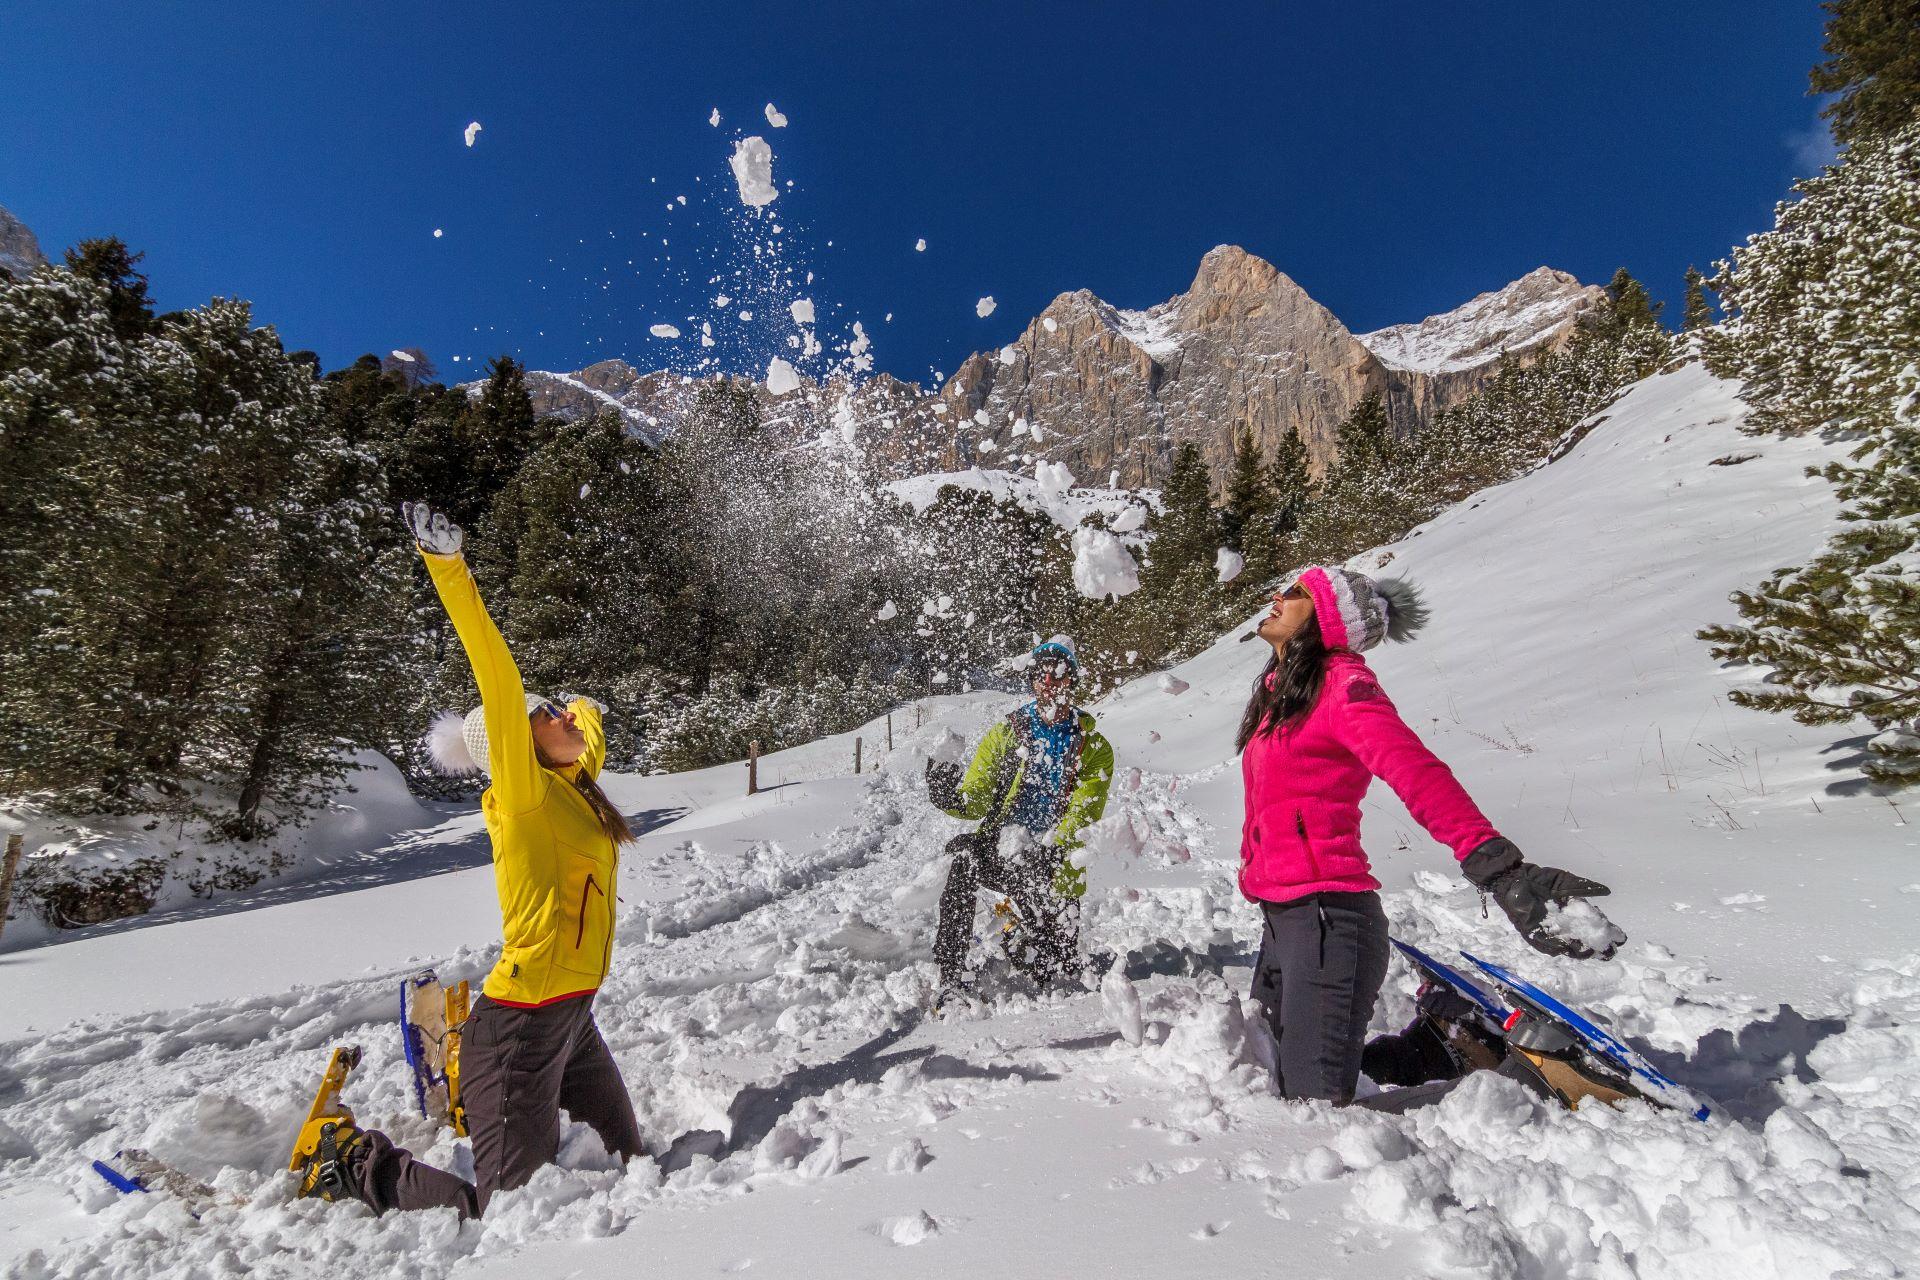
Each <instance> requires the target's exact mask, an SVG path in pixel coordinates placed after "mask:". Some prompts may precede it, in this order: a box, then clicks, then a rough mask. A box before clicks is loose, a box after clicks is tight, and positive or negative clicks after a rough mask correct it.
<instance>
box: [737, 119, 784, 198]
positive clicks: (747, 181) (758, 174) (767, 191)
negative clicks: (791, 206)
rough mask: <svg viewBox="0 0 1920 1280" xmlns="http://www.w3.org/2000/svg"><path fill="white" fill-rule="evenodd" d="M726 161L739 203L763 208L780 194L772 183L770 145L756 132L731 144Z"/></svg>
mask: <svg viewBox="0 0 1920 1280" xmlns="http://www.w3.org/2000/svg"><path fill="white" fill-rule="evenodd" d="M727 164H728V165H729V166H730V167H731V168H732V169H733V181H734V185H735V186H737V187H739V188H740V203H742V204H744V205H746V206H747V207H748V208H751V209H762V208H765V207H766V206H767V205H770V204H772V203H773V202H774V201H775V200H778V199H779V198H780V192H779V191H778V190H777V189H776V188H775V187H774V185H773V148H772V147H770V146H768V145H767V140H766V139H765V138H762V137H760V136H759V135H757V134H756V135H755V136H753V137H751V138H742V139H740V141H738V142H736V143H734V144H733V155H732V156H731V157H730V158H729V159H728V161H727Z"/></svg>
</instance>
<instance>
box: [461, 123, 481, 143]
mask: <svg viewBox="0 0 1920 1280" xmlns="http://www.w3.org/2000/svg"><path fill="white" fill-rule="evenodd" d="M461 136H462V137H464V138H465V139H466V140H467V145H468V146H472V145H473V140H474V139H475V138H477V137H479V136H480V122H479V121H478V120H475V121H474V122H473V123H471V124H469V125H468V126H467V128H466V132H465V133H464V134H462V135H461Z"/></svg>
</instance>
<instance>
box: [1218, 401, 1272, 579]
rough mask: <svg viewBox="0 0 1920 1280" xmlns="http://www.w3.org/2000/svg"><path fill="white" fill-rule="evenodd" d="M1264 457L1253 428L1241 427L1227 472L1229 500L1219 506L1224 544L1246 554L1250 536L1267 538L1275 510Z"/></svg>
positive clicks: (1256, 538) (1234, 443) (1259, 539)
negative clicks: (1255, 439) (1255, 441)
mask: <svg viewBox="0 0 1920 1280" xmlns="http://www.w3.org/2000/svg"><path fill="white" fill-rule="evenodd" d="M1268 479H1269V478H1268V474H1267V468H1266V466H1265V460H1264V459H1263V458H1261V456H1260V449H1259V446H1257V445H1255V444H1254V442H1253V428H1251V427H1242V428H1241V429H1240V431H1239V432H1238V433H1237V434H1236V435H1235V436H1234V439H1233V462H1232V464H1231V466H1230V468H1229V470H1228V472H1227V494H1226V502H1225V503H1224V504H1222V506H1221V508H1220V537H1221V541H1222V543H1223V545H1225V546H1227V547H1229V548H1231V549H1232V550H1234V551H1238V552H1241V553H1242V554H1245V553H1246V551H1247V547H1248V542H1249V539H1251V540H1252V541H1253V542H1255V543H1258V542H1260V541H1262V540H1264V539H1265V537H1266V530H1267V528H1268V527H1269V526H1270V525H1271V523H1272V520H1273V511H1274V494H1273V491H1272V489H1271V488H1269V486H1268Z"/></svg>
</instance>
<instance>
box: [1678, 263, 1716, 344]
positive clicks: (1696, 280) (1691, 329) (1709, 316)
mask: <svg viewBox="0 0 1920 1280" xmlns="http://www.w3.org/2000/svg"><path fill="white" fill-rule="evenodd" d="M1712 323H1713V304H1712V303H1710V302H1708V301H1707V278H1706V277H1705V276H1704V275H1702V274H1700V268H1698V267H1694V266H1689V267H1688V268H1687V293H1686V302H1685V304H1684V307H1683V309H1682V311H1681V313H1680V331H1681V332H1682V333H1698V332H1699V331H1700V330H1702V329H1705V328H1707V327H1708V326H1709V325H1711V324H1712Z"/></svg>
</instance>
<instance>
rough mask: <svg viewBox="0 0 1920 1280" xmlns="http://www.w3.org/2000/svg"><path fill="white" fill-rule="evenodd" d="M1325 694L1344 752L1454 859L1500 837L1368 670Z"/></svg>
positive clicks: (1333, 686)
mask: <svg viewBox="0 0 1920 1280" xmlns="http://www.w3.org/2000/svg"><path fill="white" fill-rule="evenodd" d="M1324 696H1326V697H1329V698H1332V699H1335V702H1334V707H1333V711H1334V724H1335V726H1336V728H1337V730H1338V732H1339V734H1340V741H1341V742H1342V743H1343V744H1344V745H1345V746H1346V748H1347V750H1349V751H1351V752H1353V754H1354V755H1356V756H1358V757H1359V758H1360V763H1361V764H1364V765H1365V766H1367V771H1368V772H1370V773H1371V774H1373V776H1374V777H1376V778H1379V779H1380V780H1381V781H1382V782H1384V783H1386V784H1387V785H1388V786H1389V787H1392V788H1393V793H1394V794H1395V795H1397V796H1399V797H1400V801H1401V803H1403V804H1405V805H1406V806H1407V812H1408V813H1411V814H1412V815H1413V818H1414V821H1416V822H1418V823H1419V824H1420V825H1421V826H1423V827H1425V828H1426V829H1427V833H1428V834H1429V835H1431V836H1432V837H1433V838H1434V839H1435V840H1438V841H1439V842H1440V843H1441V844H1444V845H1446V846H1447V847H1448V848H1449V849H1451V850H1453V856H1454V857H1455V858H1456V859H1460V860H1465V858H1466V856H1467V855H1468V854H1470V853H1472V852H1473V851H1474V850H1475V849H1478V848H1479V847H1480V846H1481V845H1483V844H1485V843H1486V842H1487V841H1489V840H1494V839H1498V838H1499V835H1500V833H1499V832H1498V831H1496V830H1494V828H1493V824H1492V823H1491V822H1488V821H1487V817H1486V815H1485V814H1483V813H1481V812H1480V806H1479V805H1476V804H1475V803H1474V802H1473V798H1472V797H1471V796H1469V795H1468V794H1467V790H1466V788H1465V787H1463V786H1461V785H1460V782H1459V779H1457V778H1455V777H1454V776H1453V770H1451V769H1449V768H1447V766H1446V765H1445V764H1444V763H1443V762H1442V761H1441V759H1440V757H1438V756H1436V755H1434V754H1433V752H1431V751H1429V750H1427V744H1426V743H1424V742H1422V741H1420V736H1419V735H1418V734H1416V733H1415V732H1414V731H1413V730H1412V729H1410V728H1408V727H1407V723H1406V721H1404V720H1402V719H1401V718H1400V713H1399V712H1398V711H1396V710H1394V706H1393V703H1392V702H1390V701H1388V699H1387V695H1386V693H1385V692H1384V691H1383V690H1382V689H1381V688H1380V686H1379V684H1378V683H1377V682H1375V680H1374V678H1373V676H1372V675H1371V674H1370V673H1367V672H1364V671H1363V672H1361V673H1360V674H1358V675H1355V676H1353V677H1352V678H1351V679H1349V680H1347V681H1345V682H1344V683H1338V684H1336V683H1334V682H1331V681H1330V682H1329V687H1328V688H1327V691H1326V694H1325V695H1324Z"/></svg>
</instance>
